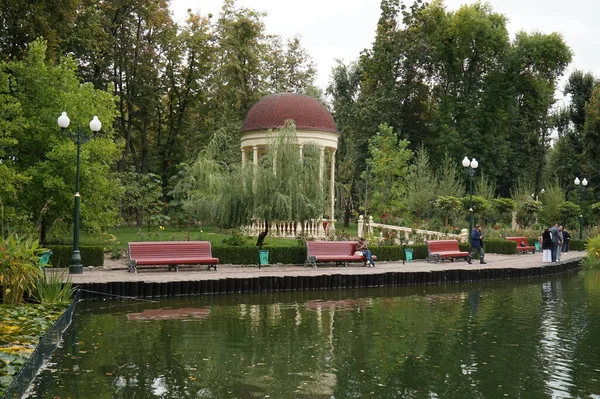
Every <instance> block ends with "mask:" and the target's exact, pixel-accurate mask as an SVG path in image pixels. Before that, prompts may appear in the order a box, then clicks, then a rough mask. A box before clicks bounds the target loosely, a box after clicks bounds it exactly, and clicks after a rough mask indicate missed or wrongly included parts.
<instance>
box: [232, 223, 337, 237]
mask: <svg viewBox="0 0 600 399" xmlns="http://www.w3.org/2000/svg"><path fill="white" fill-rule="evenodd" d="M333 230H335V226H334V223H333V222H331V221H330V220H325V219H319V220H314V219H312V220H307V221H304V222H298V221H273V222H269V236H271V237H281V238H296V237H298V236H300V235H302V234H303V235H305V236H306V237H311V238H320V239H322V238H326V237H327V236H328V235H329V234H330V233H331V232H332V231H333ZM242 231H243V232H244V234H246V235H250V236H257V235H258V234H260V233H261V232H263V231H265V221H264V220H255V221H253V222H252V224H250V226H246V227H244V228H243V229H242Z"/></svg>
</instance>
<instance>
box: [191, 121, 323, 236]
mask: <svg viewBox="0 0 600 399" xmlns="http://www.w3.org/2000/svg"><path fill="white" fill-rule="evenodd" d="M207 148H208V149H209V150H207V151H205V152H203V153H202V154H201V156H200V157H199V158H198V160H197V161H196V163H195V164H194V165H193V166H192V167H191V170H190V174H189V179H188V180H187V181H186V182H185V184H186V185H188V187H189V188H188V190H187V200H186V204H185V207H186V208H187V209H188V210H189V211H191V212H192V214H193V215H195V217H196V218H197V219H198V220H200V221H202V222H204V223H207V224H210V225H214V226H217V227H222V228H234V227H240V226H244V225H248V224H250V223H251V222H252V220H256V219H259V220H264V221H266V222H267V223H266V225H267V226H268V224H269V221H272V220H282V221H296V222H303V221H306V220H309V219H318V218H320V217H321V216H322V215H323V211H324V207H325V194H324V190H323V187H325V185H326V181H324V179H323V178H322V172H324V171H323V170H322V169H321V166H320V165H321V162H320V156H321V155H320V149H319V147H318V146H317V145H313V144H305V145H304V146H303V149H302V152H301V151H300V148H299V146H298V142H297V138H296V127H295V125H294V123H293V122H292V121H291V120H288V121H286V122H285V124H284V126H283V127H281V128H280V129H278V130H276V131H273V132H272V135H271V139H270V140H269V145H268V148H267V151H266V152H265V154H264V155H263V157H262V158H261V159H260V161H259V164H258V165H254V164H248V165H245V166H244V165H233V166H231V165H226V164H224V163H223V162H220V161H217V160H215V157H213V156H212V154H211V151H210V148H211V147H210V146H208V147H207ZM323 174H324V173H323ZM183 184H184V183H181V184H180V186H182V185H183Z"/></svg>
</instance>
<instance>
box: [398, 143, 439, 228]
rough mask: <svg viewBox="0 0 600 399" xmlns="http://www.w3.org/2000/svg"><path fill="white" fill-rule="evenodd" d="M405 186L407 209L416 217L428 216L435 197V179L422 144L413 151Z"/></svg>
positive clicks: (427, 154)
mask: <svg viewBox="0 0 600 399" xmlns="http://www.w3.org/2000/svg"><path fill="white" fill-rule="evenodd" d="M406 186H407V188H406V191H405V202H406V207H407V208H408V210H409V211H410V212H411V213H412V214H413V215H415V217H416V218H417V219H421V218H426V217H430V216H431V213H432V211H433V205H434V201H435V197H436V180H435V175H434V173H433V170H432V168H431V163H430V161H429V153H428V151H427V149H426V148H425V146H423V145H421V146H420V147H419V148H418V149H417V151H416V153H415V160H414V164H413V165H412V166H411V169H410V173H409V175H408V177H407V179H406Z"/></svg>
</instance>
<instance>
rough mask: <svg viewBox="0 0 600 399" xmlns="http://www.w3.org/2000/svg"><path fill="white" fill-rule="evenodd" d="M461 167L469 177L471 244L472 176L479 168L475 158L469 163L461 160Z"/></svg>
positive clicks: (470, 232)
mask: <svg viewBox="0 0 600 399" xmlns="http://www.w3.org/2000/svg"><path fill="white" fill-rule="evenodd" d="M462 166H464V167H465V168H467V174H468V176H469V243H471V234H472V232H473V224H474V223H473V176H475V169H477V167H478V166H479V162H477V160H476V159H475V158H473V160H471V161H469V158H468V157H465V158H464V159H463V160H462Z"/></svg>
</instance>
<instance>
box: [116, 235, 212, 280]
mask: <svg viewBox="0 0 600 399" xmlns="http://www.w3.org/2000/svg"><path fill="white" fill-rule="evenodd" d="M218 263H219V259H217V258H213V257H212V254H211V248H210V242H208V241H161V242H130V243H129V261H128V263H127V270H128V271H130V272H134V273H136V272H137V267H138V266H140V265H168V266H169V270H171V269H175V271H178V270H179V265H202V264H204V265H209V266H208V268H209V269H210V268H211V267H213V268H214V269H215V270H217V264H218Z"/></svg>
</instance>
